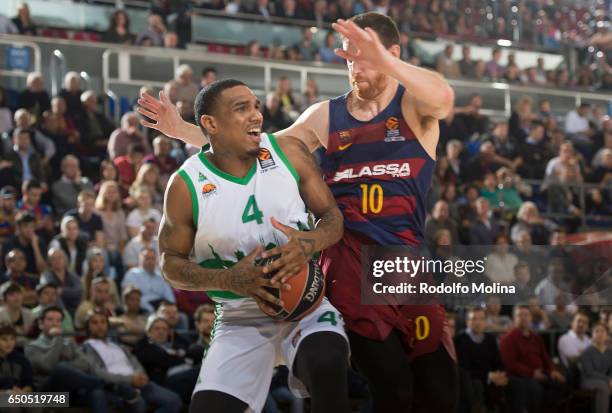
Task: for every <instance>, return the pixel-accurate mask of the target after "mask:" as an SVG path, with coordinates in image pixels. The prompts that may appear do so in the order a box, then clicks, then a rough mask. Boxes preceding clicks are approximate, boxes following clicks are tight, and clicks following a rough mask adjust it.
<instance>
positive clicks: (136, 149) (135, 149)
mask: <svg viewBox="0 0 612 413" xmlns="http://www.w3.org/2000/svg"><path fill="white" fill-rule="evenodd" d="M127 153H128V154H135V153H141V154H143V155H144V154H145V148H144V146H142V144H140V143H130V144H129V145H128V148H127Z"/></svg>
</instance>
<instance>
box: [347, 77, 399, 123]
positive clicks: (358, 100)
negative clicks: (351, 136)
mask: <svg viewBox="0 0 612 413" xmlns="http://www.w3.org/2000/svg"><path fill="white" fill-rule="evenodd" d="M397 87H398V82H397V80H395V79H392V78H387V81H386V84H385V86H384V88H383V90H382V91H381V92H380V93H378V94H377V95H376V96H373V97H371V98H364V97H360V96H357V93H354V91H353V92H351V94H350V95H349V97H348V99H347V108H348V111H349V112H350V113H351V115H353V117H355V118H356V119H359V120H364V121H366V120H369V119H371V118H373V117H375V116H376V115H378V114H379V113H380V112H382V111H383V110H385V108H386V107H387V106H389V104H390V103H391V101H392V100H393V97H394V96H395V92H396V91H397Z"/></svg>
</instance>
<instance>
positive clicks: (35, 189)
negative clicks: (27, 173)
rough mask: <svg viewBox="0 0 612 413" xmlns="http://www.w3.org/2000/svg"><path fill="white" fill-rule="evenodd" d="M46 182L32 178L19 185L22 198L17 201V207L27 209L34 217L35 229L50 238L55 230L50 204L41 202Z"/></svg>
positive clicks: (22, 209) (21, 209)
mask: <svg viewBox="0 0 612 413" xmlns="http://www.w3.org/2000/svg"><path fill="white" fill-rule="evenodd" d="M45 191H46V184H44V183H42V182H40V181H38V180H36V179H32V180H30V181H25V182H24V183H23V185H22V187H21V193H22V198H21V199H20V200H19V201H17V209H18V210H20V211H27V212H29V213H30V214H32V215H33V216H34V218H35V219H36V231H37V232H38V233H39V234H40V235H41V236H43V237H45V238H50V237H51V236H52V235H53V233H54V232H55V227H54V225H53V216H52V212H53V211H52V209H51V206H49V205H47V204H45V203H43V202H42V201H41V200H42V195H43V193H44V192H45Z"/></svg>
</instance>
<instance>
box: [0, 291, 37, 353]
mask: <svg viewBox="0 0 612 413" xmlns="http://www.w3.org/2000/svg"><path fill="white" fill-rule="evenodd" d="M0 294H1V295H2V300H3V302H4V304H3V305H2V307H0V323H8V324H10V325H12V326H13V327H14V328H15V330H17V334H18V335H19V338H18V339H17V345H18V346H19V347H23V346H24V345H25V344H26V343H27V341H28V339H27V338H26V334H28V332H29V331H30V328H31V327H32V323H34V316H33V315H32V312H31V311H30V310H29V309H27V308H25V307H24V306H23V288H21V286H20V285H19V284H17V283H14V282H12V281H7V282H5V283H4V284H2V286H0Z"/></svg>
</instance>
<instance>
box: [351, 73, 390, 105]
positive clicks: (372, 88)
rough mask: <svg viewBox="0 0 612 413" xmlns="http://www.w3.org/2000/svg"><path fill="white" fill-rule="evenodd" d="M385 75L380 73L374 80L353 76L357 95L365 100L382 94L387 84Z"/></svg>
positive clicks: (352, 83)
mask: <svg viewBox="0 0 612 413" xmlns="http://www.w3.org/2000/svg"><path fill="white" fill-rule="evenodd" d="M386 83H387V82H386V79H385V75H383V74H381V73H378V74H377V75H376V77H375V78H374V79H373V80H372V81H368V80H365V79H362V78H356V77H351V86H352V87H353V91H354V92H355V93H356V95H357V97H359V98H360V99H365V100H373V99H375V98H376V97H377V96H378V95H380V94H381V93H382V92H383V90H384V89H385V86H386Z"/></svg>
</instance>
